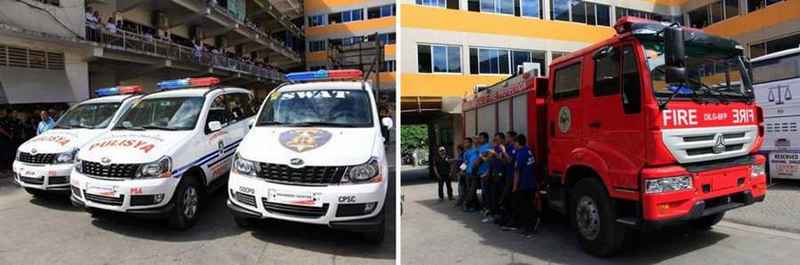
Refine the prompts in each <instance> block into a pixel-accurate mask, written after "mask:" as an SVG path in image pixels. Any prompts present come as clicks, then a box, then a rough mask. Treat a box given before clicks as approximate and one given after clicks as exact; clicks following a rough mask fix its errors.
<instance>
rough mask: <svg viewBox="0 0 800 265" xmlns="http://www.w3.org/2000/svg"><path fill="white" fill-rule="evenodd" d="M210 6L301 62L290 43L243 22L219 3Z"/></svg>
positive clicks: (274, 47)
mask: <svg viewBox="0 0 800 265" xmlns="http://www.w3.org/2000/svg"><path fill="white" fill-rule="evenodd" d="M208 6H209V7H211V8H212V9H213V10H214V11H216V12H217V13H219V14H222V15H223V16H225V17H226V18H227V19H230V20H233V21H236V22H237V23H240V24H241V25H244V26H245V28H247V29H249V30H250V31H251V32H252V33H254V34H256V35H258V36H259V39H263V40H265V41H266V42H268V43H271V44H272V45H271V47H272V48H273V49H276V50H279V52H283V53H284V55H286V56H287V57H291V59H295V60H301V57H300V54H299V53H298V52H296V51H295V50H293V49H292V48H291V47H290V46H289V45H288V43H286V42H284V41H281V40H278V39H275V38H273V37H272V36H270V35H269V34H267V33H266V32H264V30H261V29H260V28H258V27H257V26H256V25H255V24H253V23H248V22H247V21H243V20H241V19H239V18H237V17H235V16H234V15H233V14H231V12H230V11H229V10H228V9H226V8H224V7H222V6H220V5H219V4H217V3H208Z"/></svg>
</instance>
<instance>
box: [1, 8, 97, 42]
mask: <svg viewBox="0 0 800 265" xmlns="http://www.w3.org/2000/svg"><path fill="white" fill-rule="evenodd" d="M0 23H3V24H9V25H11V26H15V27H19V28H24V29H27V30H31V31H36V32H43V33H48V34H52V35H58V36H61V37H66V38H73V37H83V36H84V35H85V33H84V31H85V30H84V29H85V16H84V1H83V0H61V5H60V6H54V5H49V4H44V3H41V2H38V1H33V0H20V1H11V0H2V1H0Z"/></svg>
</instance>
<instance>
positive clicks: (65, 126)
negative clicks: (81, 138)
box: [53, 124, 72, 129]
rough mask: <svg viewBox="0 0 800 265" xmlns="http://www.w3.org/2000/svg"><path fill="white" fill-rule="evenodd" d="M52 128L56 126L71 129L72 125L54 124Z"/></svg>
mask: <svg viewBox="0 0 800 265" xmlns="http://www.w3.org/2000/svg"><path fill="white" fill-rule="evenodd" d="M53 128H56V129H72V126H69V125H61V124H56V126H55V127H53Z"/></svg>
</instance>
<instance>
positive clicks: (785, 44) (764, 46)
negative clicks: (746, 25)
mask: <svg viewBox="0 0 800 265" xmlns="http://www.w3.org/2000/svg"><path fill="white" fill-rule="evenodd" d="M797 47H800V33H797V34H794V35H790V36H786V37H782V38H778V39H774V40H770V41H764V42H760V43H756V44H752V45H750V58H756V57H759V56H763V55H767V54H770V53H773V52H779V51H783V50H788V49H793V48H797Z"/></svg>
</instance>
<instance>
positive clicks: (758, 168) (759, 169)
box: [750, 164, 767, 178]
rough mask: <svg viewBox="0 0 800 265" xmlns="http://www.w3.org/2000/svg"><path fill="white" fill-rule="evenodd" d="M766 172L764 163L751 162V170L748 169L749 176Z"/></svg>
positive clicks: (754, 176)
mask: <svg viewBox="0 0 800 265" xmlns="http://www.w3.org/2000/svg"><path fill="white" fill-rule="evenodd" d="M766 173H767V166H766V165H765V164H753V168H752V171H750V177H751V178H757V177H760V176H761V175H765V174H766Z"/></svg>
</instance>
